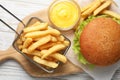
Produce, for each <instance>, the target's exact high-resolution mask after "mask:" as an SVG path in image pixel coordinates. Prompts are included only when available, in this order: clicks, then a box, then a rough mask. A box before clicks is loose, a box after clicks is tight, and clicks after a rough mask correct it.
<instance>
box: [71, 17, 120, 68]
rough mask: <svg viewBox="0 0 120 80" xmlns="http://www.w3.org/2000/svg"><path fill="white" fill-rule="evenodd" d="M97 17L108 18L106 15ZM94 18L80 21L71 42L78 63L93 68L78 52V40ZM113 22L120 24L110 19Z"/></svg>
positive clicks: (118, 21) (119, 21)
mask: <svg viewBox="0 0 120 80" xmlns="http://www.w3.org/2000/svg"><path fill="white" fill-rule="evenodd" d="M97 17H109V16H107V15H100V16H97ZM97 17H95V16H89V17H88V18H87V19H86V20H84V21H82V22H81V23H80V25H79V26H78V28H77V30H76V31H75V35H74V40H73V50H74V52H75V54H77V56H78V60H79V62H80V63H82V64H84V65H90V66H94V65H93V64H91V63H89V62H88V61H87V60H86V59H85V58H84V57H83V55H82V53H81V51H80V43H79V38H80V35H81V33H82V31H83V29H84V27H85V26H86V25H87V24H88V23H89V22H90V21H91V20H93V19H95V18H97ZM112 19H113V20H115V21H116V22H117V23H118V24H120V20H118V19H116V18H112Z"/></svg>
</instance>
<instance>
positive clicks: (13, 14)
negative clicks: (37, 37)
mask: <svg viewBox="0 0 120 80" xmlns="http://www.w3.org/2000/svg"><path fill="white" fill-rule="evenodd" d="M0 7H1V8H2V9H3V10H5V11H6V12H8V13H9V14H10V15H12V16H13V17H14V18H15V19H16V20H18V21H19V22H21V23H22V24H23V26H24V27H25V24H24V23H23V22H22V21H21V20H20V19H19V18H18V17H17V16H15V15H14V14H13V13H11V12H10V11H9V10H8V9H6V8H5V7H4V6H2V5H1V4H0ZM0 21H1V22H2V23H3V24H5V25H6V26H7V27H8V28H10V29H11V30H13V31H14V32H15V33H16V34H17V35H19V33H18V32H16V31H15V30H14V29H13V28H12V27H11V26H10V25H8V24H7V23H6V22H4V21H3V20H2V19H0Z"/></svg>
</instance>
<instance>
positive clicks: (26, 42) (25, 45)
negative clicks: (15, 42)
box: [23, 38, 33, 49]
mask: <svg viewBox="0 0 120 80" xmlns="http://www.w3.org/2000/svg"><path fill="white" fill-rule="evenodd" d="M32 41H33V40H32V38H26V40H25V41H24V43H23V49H24V48H27V47H28V46H30V44H31V43H32Z"/></svg>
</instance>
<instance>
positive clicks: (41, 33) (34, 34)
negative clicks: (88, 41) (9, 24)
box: [25, 29, 60, 38]
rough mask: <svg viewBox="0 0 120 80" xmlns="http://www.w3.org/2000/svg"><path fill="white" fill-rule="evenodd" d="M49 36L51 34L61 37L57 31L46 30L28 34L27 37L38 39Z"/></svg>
mask: <svg viewBox="0 0 120 80" xmlns="http://www.w3.org/2000/svg"><path fill="white" fill-rule="evenodd" d="M48 34H51V35H54V36H59V35H60V32H59V31H58V30H56V29H51V30H45V31H34V32H30V33H27V34H26V35H25V37H29V38H38V37H41V36H45V35H48Z"/></svg>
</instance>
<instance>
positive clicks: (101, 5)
mask: <svg viewBox="0 0 120 80" xmlns="http://www.w3.org/2000/svg"><path fill="white" fill-rule="evenodd" d="M112 3H115V2H114V1H113V0H94V1H93V2H91V3H90V4H88V5H87V6H85V7H83V8H81V13H82V14H81V21H83V20H84V19H86V18H87V17H88V16H89V15H94V16H97V15H99V14H107V15H109V16H111V17H115V18H117V19H120V15H119V14H117V13H115V12H113V11H111V10H109V7H110V5H111V4H112Z"/></svg>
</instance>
